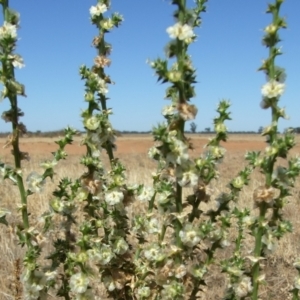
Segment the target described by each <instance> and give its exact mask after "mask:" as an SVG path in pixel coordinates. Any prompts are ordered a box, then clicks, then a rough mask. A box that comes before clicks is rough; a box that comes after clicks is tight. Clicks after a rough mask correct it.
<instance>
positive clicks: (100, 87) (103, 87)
mask: <svg viewBox="0 0 300 300" xmlns="http://www.w3.org/2000/svg"><path fill="white" fill-rule="evenodd" d="M97 81H98V82H97V83H98V90H99V93H100V94H107V93H108V88H107V85H106V82H105V80H103V79H102V78H100V77H99V78H98V80H97Z"/></svg>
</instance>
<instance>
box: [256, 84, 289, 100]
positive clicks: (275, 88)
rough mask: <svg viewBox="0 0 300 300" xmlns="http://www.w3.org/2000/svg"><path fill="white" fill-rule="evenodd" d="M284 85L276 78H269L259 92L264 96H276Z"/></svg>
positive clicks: (280, 92) (281, 92)
mask: <svg viewBox="0 0 300 300" xmlns="http://www.w3.org/2000/svg"><path fill="white" fill-rule="evenodd" d="M284 88H285V85H284V84H283V83H280V82H278V81H276V80H270V81H269V82H267V83H266V84H265V85H264V86H263V87H262V89H261V93H262V95H263V96H264V97H266V98H277V97H279V96H281V95H282V94H283V92H284Z"/></svg>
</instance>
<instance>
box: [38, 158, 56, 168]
mask: <svg viewBox="0 0 300 300" xmlns="http://www.w3.org/2000/svg"><path fill="white" fill-rule="evenodd" d="M56 165H57V161H56V160H52V161H51V160H46V161H44V162H42V163H41V164H40V166H41V167H42V168H45V169H51V168H53V167H54V166H56Z"/></svg>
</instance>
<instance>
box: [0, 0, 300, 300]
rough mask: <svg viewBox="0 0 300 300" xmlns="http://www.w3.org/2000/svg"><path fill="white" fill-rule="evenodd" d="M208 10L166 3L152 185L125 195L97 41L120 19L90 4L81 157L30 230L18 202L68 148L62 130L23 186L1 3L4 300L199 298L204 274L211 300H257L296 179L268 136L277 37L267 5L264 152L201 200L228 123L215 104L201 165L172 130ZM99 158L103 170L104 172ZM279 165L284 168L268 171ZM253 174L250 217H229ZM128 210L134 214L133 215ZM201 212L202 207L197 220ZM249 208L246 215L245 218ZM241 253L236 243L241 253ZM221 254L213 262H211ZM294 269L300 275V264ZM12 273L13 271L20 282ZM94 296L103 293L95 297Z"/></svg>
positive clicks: (12, 40) (249, 156)
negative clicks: (12, 252) (10, 289)
mask: <svg viewBox="0 0 300 300" xmlns="http://www.w3.org/2000/svg"><path fill="white" fill-rule="evenodd" d="M206 2H207V0H195V3H194V7H192V8H187V5H186V1H185V0H173V1H172V4H173V5H174V20H175V23H174V24H173V25H171V26H170V27H168V28H167V34H168V35H169V37H170V42H169V43H168V44H167V45H166V47H165V49H166V51H165V52H166V56H165V58H158V59H156V60H153V61H150V62H149V64H150V66H151V68H153V70H154V71H155V74H156V75H157V76H158V81H160V82H162V83H167V84H168V87H167V88H166V93H165V98H166V99H168V100H169V104H168V105H167V106H165V107H163V109H162V114H163V116H164V118H165V121H164V122H163V123H161V124H158V125H157V126H155V127H154V128H153V130H152V135H153V139H154V145H153V147H151V148H150V150H149V153H148V154H149V156H150V157H151V158H152V159H153V160H154V161H155V162H156V171H155V172H153V173H152V174H151V176H152V184H151V185H145V184H137V183H136V184H129V183H128V180H127V178H126V169H125V167H124V165H123V164H122V162H121V161H120V159H118V158H116V157H115V155H114V149H115V147H116V145H115V139H116V136H117V132H116V131H115V130H114V129H113V127H112V124H111V123H110V120H109V117H110V115H111V114H112V109H111V108H108V107H107V100H108V98H107V96H106V95H107V92H108V86H109V84H111V83H112V79H111V78H110V76H109V75H108V74H107V73H106V68H107V67H109V65H110V64H111V60H110V58H109V55H110V53H111V49H112V46H111V45H110V44H109V43H107V42H106V35H107V34H109V33H111V32H112V31H113V30H114V29H115V28H117V27H118V26H120V25H121V23H122V21H123V17H122V16H121V15H120V14H118V13H111V14H109V10H110V1H109V0H98V1H96V3H95V6H92V7H91V8H90V19H91V22H92V24H93V25H95V26H96V27H97V30H98V35H97V36H96V37H95V38H94V39H93V46H94V47H95V49H96V51H97V54H96V57H95V58H94V64H93V65H92V67H90V68H89V67H87V66H85V65H84V66H81V67H80V76H81V78H82V80H84V82H85V96H84V100H85V102H86V105H87V107H86V109H84V110H83V112H82V114H81V117H82V122H83V126H84V128H85V130H86V134H85V136H84V137H83V138H82V141H81V144H82V146H83V147H85V149H86V150H85V154H84V155H83V156H82V157H81V158H80V161H79V162H78V163H79V164H80V165H82V169H83V170H84V171H83V172H82V174H81V175H80V176H79V177H78V178H76V179H73V178H68V177H63V178H60V179H59V183H58V185H57V187H56V188H55V189H54V190H53V192H52V197H51V199H49V210H48V211H46V212H45V213H44V214H43V215H41V216H40V217H39V219H38V222H35V221H34V220H33V218H32V215H31V214H30V211H29V209H28V201H30V198H31V197H32V196H33V195H34V194H36V193H40V192H42V190H43V188H44V187H45V185H46V184H48V183H47V181H49V179H53V177H55V176H56V174H55V168H56V165H57V164H59V163H61V162H60V161H61V160H64V159H66V157H67V153H66V152H65V147H66V145H68V144H71V143H72V142H73V137H74V135H75V134H76V132H75V130H73V129H71V128H66V129H65V132H64V137H63V138H62V139H60V140H58V141H57V142H56V143H57V146H58V150H57V151H56V152H54V153H53V157H52V159H50V160H47V161H44V162H41V167H42V168H44V172H43V173H42V174H38V173H37V172H32V173H30V174H29V175H28V176H27V178H26V179H25V177H24V170H23V167H22V161H23V160H27V159H29V153H26V152H23V151H22V150H21V149H20V144H19V139H20V137H21V136H22V135H24V134H26V132H27V130H26V126H25V125H24V124H23V123H22V122H21V121H20V119H21V117H22V116H23V115H24V113H23V112H22V111H21V110H20V109H19V107H18V97H19V96H26V95H25V87H24V85H22V84H21V83H20V82H18V81H17V79H16V78H15V75H14V74H15V72H14V70H15V68H21V67H23V66H24V65H23V59H22V57H21V56H20V55H18V54H16V53H15V50H16V43H17V40H18V36H17V30H18V27H19V14H18V13H17V12H15V11H13V10H12V9H10V7H9V1H8V0H1V1H0V3H1V5H2V8H3V16H4V23H3V25H2V26H1V27H0V57H1V64H2V67H1V70H0V73H1V77H0V78H1V82H2V85H3V90H2V93H1V97H2V99H7V100H8V101H9V102H10V109H9V110H8V111H4V112H3V114H2V119H4V120H5V121H6V122H10V123H11V124H12V132H11V134H10V135H9V136H8V139H7V142H6V145H5V146H6V147H10V148H11V149H12V156H13V160H14V163H13V164H12V165H9V164H7V163H5V162H4V161H1V162H0V171H1V172H0V174H1V178H2V179H3V180H7V181H9V182H10V183H11V184H12V185H13V186H15V187H16V189H18V191H19V196H20V204H19V207H18V211H19V213H20V216H21V220H22V221H21V223H20V224H18V225H15V228H13V229H14V232H15V233H16V234H17V237H18V241H19V244H20V246H21V247H24V248H25V249H26V251H25V253H24V258H23V263H22V266H21V263H20V261H17V262H16V266H15V269H16V270H17V271H16V273H17V274H20V273H21V272H22V274H21V278H19V279H18V277H17V281H21V282H22V287H21V286H20V287H19V288H18V292H17V293H16V295H15V299H21V297H22V293H23V296H24V298H25V299H47V298H50V295H51V297H52V298H53V297H54V298H55V297H57V298H62V299H104V297H110V298H111V299H120V300H121V299H165V300H168V299H170V300H173V299H206V295H207V288H206V286H207V284H208V283H207V282H208V278H209V276H210V274H212V272H213V270H214V268H218V270H220V271H222V272H223V273H224V274H226V276H227V281H226V289H225V291H224V295H223V299H227V300H234V299H252V300H257V299H261V298H260V287H261V285H262V284H265V283H266V274H265V271H264V261H265V260H266V259H267V258H268V255H270V253H272V252H273V251H274V250H275V248H276V245H277V243H278V240H279V239H280V238H282V237H283V235H284V234H286V233H287V232H291V231H292V226H291V222H290V221H289V220H288V219H285V218H284V215H283V208H284V206H285V204H286V203H287V199H288V197H289V196H290V195H291V188H292V187H293V185H294V181H295V178H296V177H297V176H298V175H299V172H300V159H299V158H298V157H295V158H293V157H292V158H291V157H290V156H289V155H288V154H289V151H290V149H291V148H292V147H293V146H294V145H295V141H294V135H293V134H292V132H290V131H287V132H286V133H285V134H284V135H283V136H279V135H278V133H277V132H278V122H279V119H280V118H285V117H286V116H285V112H284V109H283V108H281V107H280V106H279V99H280V96H281V95H282V94H283V92H284V89H285V84H284V79H285V77H286V76H285V72H284V69H283V68H281V67H278V66H277V65H276V58H277V56H279V55H281V54H282V53H281V50H280V47H279V45H278V43H279V42H280V37H279V31H280V30H281V29H283V28H286V27H287V24H286V21H285V19H284V18H282V17H281V16H280V8H281V5H282V3H283V2H284V1H283V0H275V1H274V3H272V4H268V7H267V13H268V14H270V15H271V16H272V21H271V23H270V24H269V25H267V26H266V27H265V29H264V36H263V44H264V45H265V46H266V47H267V49H268V50H269V53H268V57H267V58H266V59H265V60H264V61H263V63H262V65H261V67H260V70H261V71H263V72H264V73H265V74H266V78H267V82H266V84H264V85H263V87H262V89H261V93H262V102H261V107H262V108H263V109H269V110H270V112H271V123H270V125H269V126H267V127H266V128H264V130H263V133H262V135H263V136H265V137H266V141H267V146H266V148H265V151H263V152H247V153H246V155H245V161H246V165H245V167H244V168H243V169H241V170H240V171H239V172H238V173H237V174H236V176H235V177H233V178H232V179H231V180H230V181H229V182H228V185H227V187H226V188H225V189H224V191H222V192H220V193H219V194H218V195H217V196H214V197H212V194H211V188H210V187H211V186H212V183H213V184H214V185H215V186H216V185H218V182H219V180H220V178H219V172H218V168H219V166H220V164H221V163H222V160H223V158H224V155H225V149H224V148H223V147H222V146H221V142H226V141H227V138H228V136H227V128H226V125H225V122H226V121H227V120H230V112H229V107H230V103H229V101H227V100H222V101H221V102H220V103H219V105H218V107H217V116H216V117H215V119H214V132H215V136H214V137H213V138H211V139H210V140H209V141H208V143H207V145H206V148H205V150H204V152H203V153H199V154H197V156H196V157H192V156H191V155H190V153H191V150H192V149H193V142H192V140H191V139H189V138H187V137H186V136H185V124H186V122H187V121H190V120H193V119H194V118H195V116H196V114H197V107H196V106H195V105H194V104H192V103H191V99H192V98H193V97H195V83H196V70H195V68H194V67H193V63H192V60H191V57H190V56H189V52H188V50H189V47H190V45H191V44H193V43H194V42H195V40H196V33H195V30H196V28H197V27H199V26H200V25H201V15H202V13H204V12H205V9H206V7H205V5H206ZM103 152H105V153H106V155H107V157H108V160H109V165H108V166H107V167H104V164H103ZM279 158H282V159H284V160H286V164H285V165H281V164H279V163H278V159H279ZM255 169H257V170H259V172H260V173H261V174H262V175H263V178H264V180H263V181H262V182H261V184H260V185H259V186H258V187H257V188H256V189H255V190H253V191H252V195H250V196H249V203H250V205H249V206H248V207H246V208H241V206H240V205H239V198H240V192H241V191H242V190H243V189H244V188H245V186H246V185H248V183H249V182H250V180H251V175H252V173H253V171H254V170H255ZM136 203H141V205H140V206H139V207H140V208H141V209H139V210H135V209H134V207H135V205H136ZM202 204H207V205H209V207H210V208H209V209H207V210H203V209H202V208H201V205H202ZM252 207H254V209H252ZM9 214H10V212H9V211H8V210H7V209H5V208H4V207H2V208H1V210H0V222H1V223H3V224H5V225H8V222H7V219H6V217H7V216H8V215H9ZM246 239H247V240H248V241H251V243H250V244H249V243H247V244H246V243H245V240H246ZM225 247H227V248H228V249H229V250H227V254H228V253H229V255H226V256H220V255H216V253H219V252H220V251H223V250H224V248H225ZM294 265H295V267H296V268H297V269H298V270H299V272H300V263H299V260H298V261H296V262H295V264H294ZM21 269H22V271H21ZM101 286H104V287H105V293H103V291H102V292H100V288H99V287H101ZM299 289H300V277H297V278H296V279H295V283H294V288H293V289H292V290H291V297H293V299H299V297H298V290H299Z"/></svg>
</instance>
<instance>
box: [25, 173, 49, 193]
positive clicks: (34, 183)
mask: <svg viewBox="0 0 300 300" xmlns="http://www.w3.org/2000/svg"><path fill="white" fill-rule="evenodd" d="M26 182H27V184H28V189H29V190H30V191H31V192H34V193H39V192H41V191H42V189H43V185H44V184H45V180H43V177H42V176H40V175H39V174H37V173H36V172H31V173H30V174H29V175H28V177H27V179H26Z"/></svg>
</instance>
